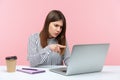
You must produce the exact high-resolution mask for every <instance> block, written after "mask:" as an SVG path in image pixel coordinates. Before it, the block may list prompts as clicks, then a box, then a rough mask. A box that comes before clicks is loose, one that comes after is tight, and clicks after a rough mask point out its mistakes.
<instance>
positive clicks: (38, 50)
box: [27, 33, 70, 67]
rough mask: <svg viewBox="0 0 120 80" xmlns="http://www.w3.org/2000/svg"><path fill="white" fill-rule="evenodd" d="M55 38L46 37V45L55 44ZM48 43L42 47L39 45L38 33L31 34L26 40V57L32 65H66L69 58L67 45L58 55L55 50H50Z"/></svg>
mask: <svg viewBox="0 0 120 80" xmlns="http://www.w3.org/2000/svg"><path fill="white" fill-rule="evenodd" d="M56 43H57V41H56V39H55V38H52V39H48V45H50V44H56ZM48 45H47V46H46V47H45V48H42V46H41V45H40V38H39V33H35V34H32V35H31V36H30V37H29V41H28V56H27V59H28V61H29V63H30V66H32V67H40V66H43V65H62V64H63V62H64V63H65V65H68V62H69V58H70V51H69V47H68V45H66V49H65V53H64V55H62V56H61V55H60V54H59V53H57V52H53V51H51V50H50V48H49V47H48Z"/></svg>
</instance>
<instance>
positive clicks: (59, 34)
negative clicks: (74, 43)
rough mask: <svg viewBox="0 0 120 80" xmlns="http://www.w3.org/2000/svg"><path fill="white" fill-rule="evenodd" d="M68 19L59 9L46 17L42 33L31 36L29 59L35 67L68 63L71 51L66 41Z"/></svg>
mask: <svg viewBox="0 0 120 80" xmlns="http://www.w3.org/2000/svg"><path fill="white" fill-rule="evenodd" d="M65 32H66V19H65V17H64V15H63V13H62V12H61V11H59V10H52V11H50V12H49V14H48V15H47V17H46V20H45V23H44V27H43V29H42V31H41V32H40V33H36V34H33V35H31V36H30V37H29V43H28V61H29V62H30V65H31V66H33V67H39V66H43V65H62V64H63V63H64V64H65V65H68V62H69V58H70V51H69V48H68V45H67V42H66V36H65Z"/></svg>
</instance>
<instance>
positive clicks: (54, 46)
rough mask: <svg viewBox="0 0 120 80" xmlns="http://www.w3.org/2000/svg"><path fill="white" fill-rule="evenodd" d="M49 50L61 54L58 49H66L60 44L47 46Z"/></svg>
mask: <svg viewBox="0 0 120 80" xmlns="http://www.w3.org/2000/svg"><path fill="white" fill-rule="evenodd" d="M49 48H50V49H51V50H52V51H54V52H58V53H60V52H61V50H60V48H66V46H64V45H60V44H51V45H49Z"/></svg>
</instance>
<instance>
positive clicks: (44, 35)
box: [39, 10, 66, 55]
mask: <svg viewBox="0 0 120 80" xmlns="http://www.w3.org/2000/svg"><path fill="white" fill-rule="evenodd" d="M59 20H62V21H63V27H62V31H61V33H60V34H59V35H58V36H57V37H56V40H57V41H58V44H61V45H66V36H65V33H66V19H65V16H64V15H63V13H62V12H61V11H59V10H52V11H50V12H49V13H48V15H47V17H46V19H45V23H44V27H43V29H42V31H41V32H40V34H39V37H40V40H41V46H42V47H43V48H44V47H45V46H47V45H48V43H47V39H48V38H49V32H48V29H49V24H50V22H55V21H59ZM64 51H65V49H63V48H62V49H61V53H60V54H61V55H63V54H64Z"/></svg>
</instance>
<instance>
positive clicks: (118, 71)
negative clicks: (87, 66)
mask: <svg viewBox="0 0 120 80" xmlns="http://www.w3.org/2000/svg"><path fill="white" fill-rule="evenodd" d="M21 67H27V66H17V68H21ZM42 69H45V70H46V72H45V73H39V74H33V75H31V74H27V73H22V72H18V71H16V72H13V73H8V72H6V66H0V80H120V66H104V68H103V71H102V72H97V73H89V74H80V75H74V76H63V75H60V74H56V73H53V72H50V71H49V69H48V68H42Z"/></svg>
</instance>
